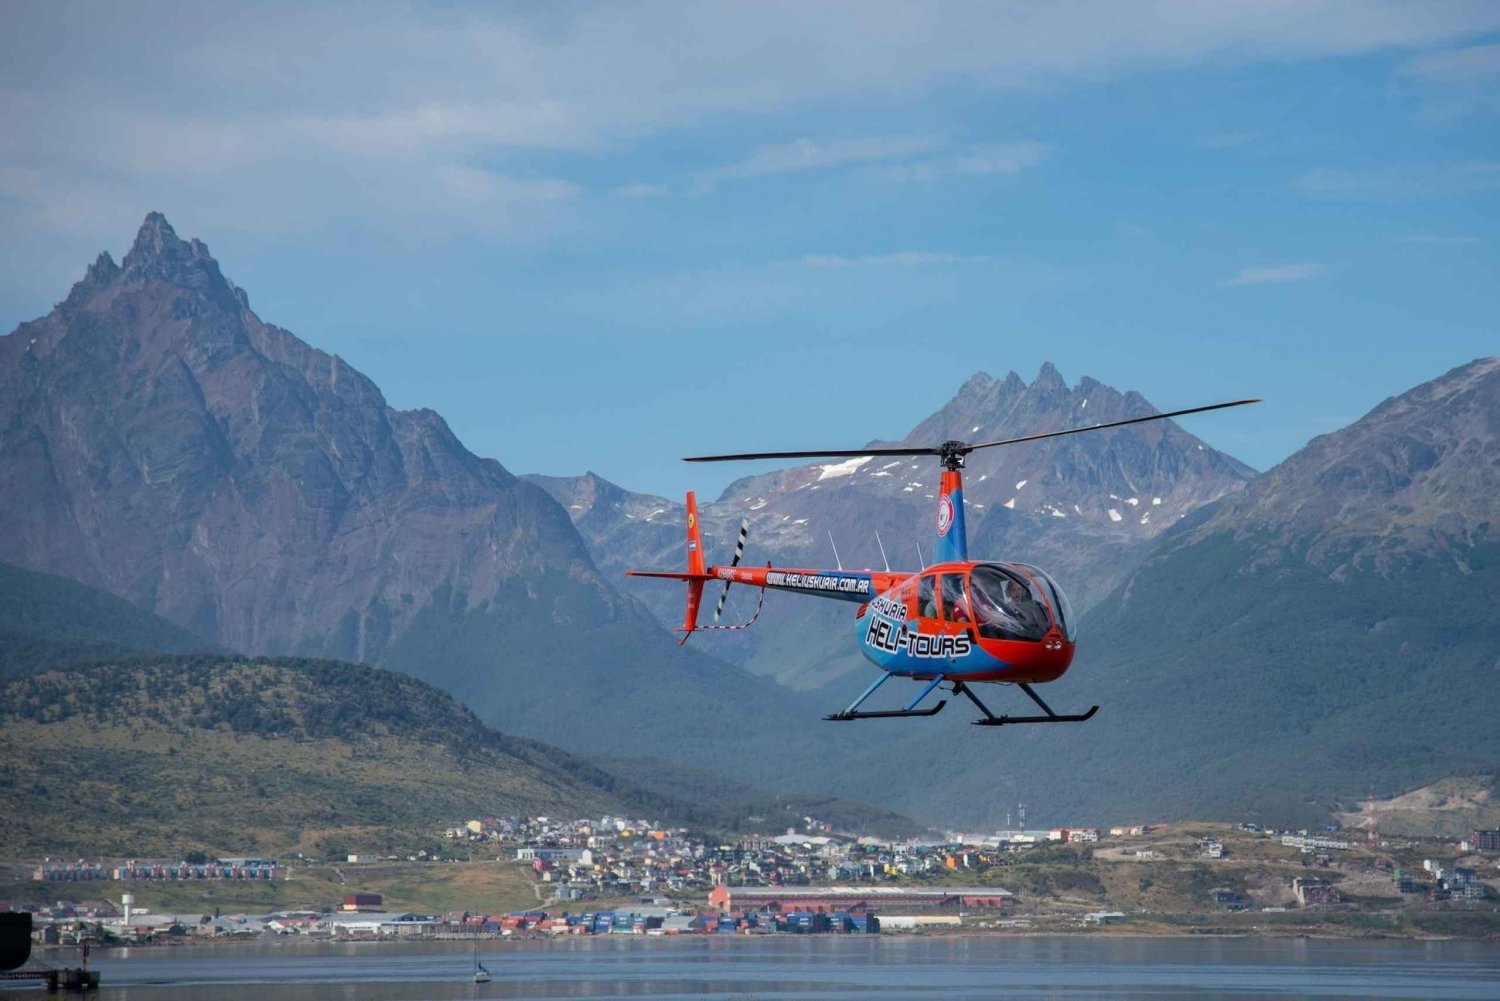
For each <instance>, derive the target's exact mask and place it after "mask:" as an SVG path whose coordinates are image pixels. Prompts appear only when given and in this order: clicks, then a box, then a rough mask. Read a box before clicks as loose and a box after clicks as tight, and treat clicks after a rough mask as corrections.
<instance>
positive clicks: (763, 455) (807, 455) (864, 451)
mask: <svg viewBox="0 0 1500 1001" xmlns="http://www.w3.org/2000/svg"><path fill="white" fill-rule="evenodd" d="M940 454H941V450H940V449H936V448H849V449H842V450H837V451H832V452H739V453H736V454H734V455H689V456H684V457H683V460H682V461H683V462H730V461H732V460H736V459H841V458H842V459H853V458H858V457H860V456H865V455H940Z"/></svg>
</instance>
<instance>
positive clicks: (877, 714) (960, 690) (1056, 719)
mask: <svg viewBox="0 0 1500 1001" xmlns="http://www.w3.org/2000/svg"><path fill="white" fill-rule="evenodd" d="M889 677H891V675H889V674H881V676H880V677H879V678H877V679H876V681H875V683H874V684H872V685H871V686H870V687H869V688H866V689H865V690H864V692H863V693H862V694H861V695H860V697H859V698H857V699H855V700H854V701H853V702H851V703H849V707H848V708H847V709H845V710H844V711H843V712H837V713H833V714H832V715H829V716H824V717H823V718H824V719H825V720H831V721H833V722H838V723H844V722H848V721H849V720H856V719H904V718H906V717H908V716H936V715H937V714H938V713H940V712H942V711H943V707H944V706H946V705H947V704H948V700H947V699H942V700H940V701H939V702H938V703H937V705H935V706H933V707H932V708H930V709H918V708H917V706H919V705H920V704H921V703H922V700H923V699H925V698H927V696H928V695H929V694H931V692H932V690H933V689H935V688H937V687H938V686H939V685H941V684H942V683H943V676H942V675H941V674H940V675H938V676H937V677H935V678H933V679H932V681H931V682H929V683H928V685H927V687H926V688H924V689H922V694H921V695H918V696H917V697H916V698H914V699H912V700H911V702H910V703H909V704H908V705H907V706H906V708H905V709H883V710H876V711H871V712H860V711H859V706H860V703H862V702H864V701H865V699H867V698H869V697H870V696H871V695H873V694H875V689H877V688H879V687H880V686H881V685H883V684H884V683H885V681H886V679H887V678H889ZM950 684H952V686H953V694H954V695H962V696H964V697H965V698H966V699H968V700H969V701H970V702H972V703H974V705H975V706H977V707H978V708H979V711H980V712H982V713H984V717H983V718H982V719H976V720H974V721H973V724H974V726H1006V725H1008V724H1014V723H1082V722H1083V721H1084V720H1087V719H1092V718H1093V716H1094V713H1096V712H1098V711H1099V707H1098V706H1093V707H1091V708H1090V709H1089V711H1088V712H1086V713H1077V714H1075V715H1071V716H1061V715H1058V714H1057V713H1055V712H1053V711H1052V707H1051V706H1049V705H1047V703H1045V702H1043V701H1042V699H1041V696H1039V695H1037V693H1036V692H1034V691H1032V690H1031V686H1030V685H1028V684H1026V683H1025V682H1024V681H1022V682H1017V683H1016V687H1017V688H1019V689H1021V691H1023V692H1025V693H1026V695H1027V697H1028V698H1030V699H1031V701H1033V702H1035V703H1036V704H1037V705H1038V706H1040V707H1041V710H1042V712H1044V713H1046V715H1045V716H996V715H995V714H994V713H992V712H990V707H989V706H987V705H985V704H984V703H983V702H981V701H979V696H977V695H975V694H974V692H973V690H972V689H970V688H969V686H968V685H966V684H964V683H963V682H962V681H954V682H951V683H950Z"/></svg>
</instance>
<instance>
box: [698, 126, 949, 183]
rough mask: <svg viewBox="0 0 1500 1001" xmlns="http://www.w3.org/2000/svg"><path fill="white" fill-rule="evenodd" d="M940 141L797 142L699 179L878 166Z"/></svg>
mask: <svg viewBox="0 0 1500 1001" xmlns="http://www.w3.org/2000/svg"><path fill="white" fill-rule="evenodd" d="M942 144H943V140H942V139H939V138H936V137H933V136H879V137H873V138H861V139H832V140H824V141H821V142H819V141H815V140H812V139H798V140H796V141H795V142H790V143H784V144H781V145H777V146H763V147H761V148H760V149H758V150H756V151H755V152H754V153H751V154H750V156H748V157H746V158H745V159H744V160H741V161H739V162H738V163H731V164H727V165H725V166H723V167H716V168H714V169H713V170H709V171H705V172H704V173H703V174H702V175H701V179H702V180H706V181H717V180H727V179H730V178H745V177H763V176H765V175H768V174H794V173H800V172H802V171H805V170H819V169H822V168H825V167H844V166H849V165H851V164H860V163H878V162H881V161H885V160H895V159H899V158H902V157H909V156H914V155H916V154H919V153H926V152H928V151H930V150H933V149H936V148H938V147H939V146H941V145H942Z"/></svg>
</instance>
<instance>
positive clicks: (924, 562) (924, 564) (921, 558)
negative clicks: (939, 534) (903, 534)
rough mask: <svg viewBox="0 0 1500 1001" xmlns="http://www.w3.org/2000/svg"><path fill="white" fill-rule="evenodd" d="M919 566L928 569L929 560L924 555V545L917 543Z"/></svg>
mask: <svg viewBox="0 0 1500 1001" xmlns="http://www.w3.org/2000/svg"><path fill="white" fill-rule="evenodd" d="M917 566H919V567H921V568H922V569H923V570H926V569H927V558H926V557H925V556H923V555H922V544H921V543H920V542H919V543H917Z"/></svg>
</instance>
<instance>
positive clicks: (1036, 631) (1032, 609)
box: [1005, 580, 1052, 639]
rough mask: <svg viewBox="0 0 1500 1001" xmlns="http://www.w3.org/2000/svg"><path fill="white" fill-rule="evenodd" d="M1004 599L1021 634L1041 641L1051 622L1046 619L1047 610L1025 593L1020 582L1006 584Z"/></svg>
mask: <svg viewBox="0 0 1500 1001" xmlns="http://www.w3.org/2000/svg"><path fill="white" fill-rule="evenodd" d="M1005 598H1006V601H1007V603H1008V604H1009V605H1010V608H1011V615H1012V616H1013V617H1014V618H1015V620H1016V622H1017V624H1018V625H1019V626H1020V627H1021V632H1022V633H1023V634H1025V635H1026V636H1027V637H1030V638H1033V639H1041V638H1042V635H1043V634H1044V633H1046V631H1047V629H1048V628H1049V627H1050V626H1051V625H1052V621H1051V620H1050V619H1049V618H1048V617H1047V610H1046V609H1045V608H1043V607H1042V606H1041V605H1040V604H1039V603H1038V602H1037V600H1036V599H1035V598H1033V597H1032V596H1031V595H1029V594H1027V593H1026V589H1025V588H1024V587H1022V586H1021V583H1020V581H1014V580H1013V581H1009V582H1007V583H1006V585H1005Z"/></svg>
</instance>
